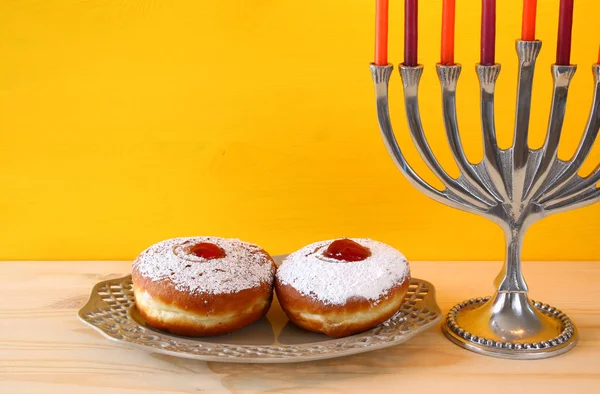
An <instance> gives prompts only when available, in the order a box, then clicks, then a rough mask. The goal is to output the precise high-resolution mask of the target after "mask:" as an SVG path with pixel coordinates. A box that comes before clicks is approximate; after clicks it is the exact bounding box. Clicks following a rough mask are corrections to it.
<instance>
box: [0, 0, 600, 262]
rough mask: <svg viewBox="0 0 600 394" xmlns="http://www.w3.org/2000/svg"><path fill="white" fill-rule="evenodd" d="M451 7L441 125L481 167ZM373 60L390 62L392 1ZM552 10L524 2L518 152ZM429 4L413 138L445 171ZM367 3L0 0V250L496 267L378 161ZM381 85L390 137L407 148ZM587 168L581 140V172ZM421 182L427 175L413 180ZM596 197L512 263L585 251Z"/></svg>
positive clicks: (463, 33)
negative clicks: (155, 251) (449, 89)
mask: <svg viewBox="0 0 600 394" xmlns="http://www.w3.org/2000/svg"><path fill="white" fill-rule="evenodd" d="M458 3H459V4H458V9H457V15H458V20H457V52H456V59H457V61H460V62H461V63H462V64H463V65H464V66H465V69H464V71H463V76H462V78H461V81H460V83H459V93H458V99H459V106H460V108H459V118H460V123H461V128H462V134H463V136H464V137H465V139H466V142H465V145H466V148H467V150H468V153H469V154H470V155H471V158H472V159H473V160H476V159H478V158H480V157H481V155H482V149H481V137H480V131H479V118H478V90H477V83H476V77H475V73H474V70H473V65H474V64H475V63H476V62H477V60H478V56H479V13H480V1H478V0H461V1H459V2H458ZM498 3H499V4H498V18H499V22H498V41H497V59H498V61H499V62H501V63H502V64H503V71H502V73H501V76H500V84H499V87H498V95H499V97H498V107H497V112H498V119H497V123H498V127H499V135H500V139H501V145H502V146H503V147H507V146H508V144H509V143H510V141H511V138H512V137H511V133H512V131H511V130H512V124H513V119H514V97H515V78H516V56H515V52H514V39H515V38H517V37H518V36H519V34H520V13H521V2H520V1H506V2H498ZM390 8H391V9H390V13H391V21H390V24H391V26H390V60H391V61H393V62H394V63H398V62H400V61H401V60H402V32H401V31H402V20H403V12H402V2H401V1H399V0H398V1H396V0H391V6H390ZM557 10H558V0H544V1H540V4H539V15H538V21H539V23H538V37H539V38H540V39H543V41H544V47H543V50H542V54H541V56H540V58H539V67H538V72H537V74H536V83H537V85H536V90H535V94H534V105H535V108H534V109H533V114H532V126H533V130H532V138H531V144H532V146H534V147H537V146H539V145H540V144H541V143H542V141H543V137H544V131H545V128H546V122H547V113H548V109H549V101H548V98H549V91H550V82H551V78H550V73H549V66H550V64H551V63H552V62H553V59H554V54H555V44H556V28H557ZM599 15H600V3H598V2H597V1H595V0H578V1H577V4H576V12H575V27H574V46H573V56H572V59H573V62H574V63H577V64H579V66H580V69H579V71H578V73H577V75H576V78H575V81H574V82H573V87H572V90H571V93H570V98H571V101H570V103H569V106H568V115H567V119H566V127H565V135H564V139H563V141H562V145H561V157H562V158H568V157H569V156H570V154H571V153H572V152H573V151H574V149H575V147H576V145H577V143H578V139H579V136H580V134H581V130H582V129H583V126H584V124H585V122H586V118H587V113H588V109H589V103H590V99H591V93H592V87H591V81H592V78H591V73H590V71H589V67H590V64H591V63H592V62H595V59H596V55H597V50H598V43H599V42H600V24H599V23H598V18H599ZM440 18H441V0H428V1H422V2H421V14H420V23H421V28H420V54H419V56H420V57H419V60H420V62H422V63H424V64H425V65H426V66H427V68H426V71H425V75H424V78H423V81H422V97H423V99H422V113H423V115H424V124H425V126H426V129H427V136H428V137H429V138H430V140H431V145H432V146H433V148H434V150H435V152H436V153H437V154H438V155H439V156H440V157H441V160H442V162H443V163H444V164H445V165H447V166H448V167H449V168H450V171H451V172H452V173H453V174H456V168H455V167H454V166H453V165H452V160H451V156H450V152H449V149H448V147H447V142H446V140H445V136H444V134H443V132H442V129H441V114H440V105H439V101H440V97H439V86H438V82H437V78H436V77H435V72H434V69H433V65H434V64H435V63H436V62H437V61H438V56H439V55H438V53H439V36H440ZM373 21H374V1H367V0H345V1H333V0H326V1H322V0H319V1H317V0H305V1H298V0H294V1H291V0H278V1H276V0H255V1H229V2H226V1H178V0H52V1H50V0H2V1H0V214H1V215H0V259H131V258H133V257H135V256H136V255H137V253H138V252H140V251H141V250H142V249H143V248H145V247H147V246H148V245H149V244H151V243H153V242H156V241H159V240H161V239H164V238H169V237H174V236H186V235H219V236H226V237H239V238H242V239H245V240H248V241H252V242H256V243H258V244H260V245H262V246H264V247H265V248H266V249H267V250H268V251H270V252H271V253H273V254H278V253H285V252H289V251H292V250H294V249H296V248H299V247H300V246H303V245H304V244H306V243H309V242H312V241H316V240H319V239H324V238H332V237H341V236H353V237H372V238H375V239H378V240H381V241H384V242H387V243H390V244H392V245H394V246H396V247H398V248H399V249H400V250H402V251H403V252H404V253H405V254H406V255H407V256H408V257H409V258H410V259H501V258H502V255H503V240H502V234H501V232H500V230H499V229H498V228H497V227H495V225H493V224H491V223H489V222H487V221H485V220H484V219H481V218H479V217H476V216H473V215H469V214H465V213H462V212H459V211H455V210H452V209H450V208H447V207H445V206H442V205H440V204H438V203H435V202H433V201H431V200H429V199H427V198H426V197H424V196H422V195H421V194H420V193H418V192H417V191H415V190H414V189H412V188H411V187H410V186H409V184H408V183H407V182H406V180H405V179H404V178H403V177H402V176H401V174H400V173H399V172H398V171H397V170H396V168H395V167H394V165H393V163H392V161H391V159H390V158H389V157H388V156H387V153H386V152H385V150H384V146H383V143H382V141H381V138H380V136H379V132H378V129H377V125H376V119H375V107H374V99H373V96H374V95H373V86H372V81H371V77H370V73H369V67H368V66H369V62H370V61H372V53H373V39H372V37H373V30H374V26H373ZM399 88H400V85H399V78H398V75H397V74H394V79H393V81H392V86H391V89H392V98H391V103H392V105H393V106H394V110H393V114H392V115H393V118H394V121H395V124H396V126H395V128H396V129H397V132H398V134H399V140H400V142H401V144H402V145H403V146H404V147H405V150H406V152H407V155H408V157H409V159H410V160H411V162H413V163H414V165H415V166H416V167H417V168H418V169H423V168H424V165H423V164H422V163H421V162H420V160H419V158H418V156H417V154H416V151H415V149H414V148H413V147H412V145H411V143H410V138H409V137H408V134H407V130H406V127H405V119H404V115H403V112H402V109H401V108H400V100H401V92H400V90H399ZM599 161H600V148H598V147H596V148H595V150H594V152H593V155H592V158H591V160H588V162H587V163H586V165H585V168H584V172H587V173H589V172H590V171H591V169H592V168H593V167H594V166H595V164H596V163H598V162H599ZM426 177H427V179H430V180H431V179H432V177H431V176H430V174H426ZM599 218H600V205H597V206H594V207H590V208H586V209H583V210H580V211H575V212H571V213H568V214H562V215H558V216H554V217H551V218H548V219H546V220H545V221H544V222H542V223H540V224H536V225H535V226H534V227H533V228H532V229H531V231H530V233H529V235H528V236H527V238H526V246H525V257H526V258H527V259H596V260H598V259H600V246H599V234H600V224H599Z"/></svg>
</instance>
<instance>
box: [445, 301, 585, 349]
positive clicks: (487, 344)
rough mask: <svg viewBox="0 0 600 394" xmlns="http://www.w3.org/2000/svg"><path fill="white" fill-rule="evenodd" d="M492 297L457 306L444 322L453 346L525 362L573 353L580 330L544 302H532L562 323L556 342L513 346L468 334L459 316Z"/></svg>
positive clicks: (565, 316) (465, 302)
mask: <svg viewBox="0 0 600 394" xmlns="http://www.w3.org/2000/svg"><path fill="white" fill-rule="evenodd" d="M490 299H491V297H489V296H488V297H479V298H472V299H470V300H466V301H463V302H461V303H460V304H457V305H455V306H454V307H453V308H452V309H450V311H449V312H448V314H447V315H446V319H445V320H444V322H443V325H442V329H443V331H444V334H446V336H447V337H448V338H449V339H450V340H452V341H453V342H455V343H457V344H458V345H461V346H463V347H466V348H467V349H469V350H472V351H475V352H479V353H485V354H487V355H491V356H497V357H503V358H513V357H514V358H522V357H523V354H528V355H529V356H530V357H529V358H544V357H549V354H548V353H549V352H553V353H554V354H552V355H558V354H561V353H564V352H566V351H568V350H570V349H571V348H572V347H573V346H574V345H575V343H576V342H577V329H576V328H575V325H574V324H573V322H572V321H571V319H570V318H569V317H568V316H567V315H566V314H565V313H564V312H562V311H561V310H560V309H557V308H555V307H553V306H551V305H548V304H544V303H542V302H538V301H534V300H531V303H532V305H533V306H534V307H535V308H536V309H538V310H539V311H540V312H542V313H543V314H545V315H547V316H550V317H552V318H553V319H555V320H558V321H560V323H561V325H562V331H561V333H560V334H558V335H557V336H555V337H554V338H552V339H549V340H546V341H540V342H532V343H512V342H501V341H495V340H492V339H487V338H483V337H480V336H477V335H473V334H472V333H470V332H469V331H466V330H464V329H463V328H461V327H460V325H459V324H458V323H457V322H456V318H457V315H458V313H459V312H460V311H461V310H462V309H464V308H467V307H470V308H473V307H475V308H477V306H478V305H483V304H485V303H486V302H488V301H489V300H490Z"/></svg>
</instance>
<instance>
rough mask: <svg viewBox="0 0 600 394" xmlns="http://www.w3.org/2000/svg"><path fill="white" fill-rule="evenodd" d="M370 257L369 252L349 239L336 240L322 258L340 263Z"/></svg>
mask: <svg viewBox="0 0 600 394" xmlns="http://www.w3.org/2000/svg"><path fill="white" fill-rule="evenodd" d="M370 255H371V251H370V250H369V249H367V248H365V247H364V246H362V245H360V244H358V243H356V242H354V241H352V240H351V239H338V240H336V241H333V242H332V243H331V244H329V247H328V248H327V249H326V250H325V252H324V253H323V256H325V257H330V258H332V259H336V260H340V261H361V260H364V259H366V258H367V257H369V256H370Z"/></svg>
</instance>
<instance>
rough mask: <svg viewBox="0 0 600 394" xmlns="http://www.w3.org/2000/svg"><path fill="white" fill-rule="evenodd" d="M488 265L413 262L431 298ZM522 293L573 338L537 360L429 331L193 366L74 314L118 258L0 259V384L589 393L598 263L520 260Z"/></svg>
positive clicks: (0, 389) (446, 299)
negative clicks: (330, 350) (305, 355)
mask: <svg viewBox="0 0 600 394" xmlns="http://www.w3.org/2000/svg"><path fill="white" fill-rule="evenodd" d="M499 268H500V264H499V263H493V262H435V263H431V262H415V263H412V270H413V274H414V276H415V277H419V278H423V279H427V280H429V281H431V282H433V283H434V285H435V286H436V288H437V291H438V292H437V298H438V302H439V304H440V306H441V307H442V309H443V310H444V311H447V310H448V309H449V308H450V307H451V306H452V305H453V304H454V303H456V302H458V301H461V300H463V299H466V298H471V297H474V296H483V295H487V294H490V293H491V292H492V291H493V287H492V280H493V278H494V276H495V274H496V272H497V271H498V270H499ZM524 269H525V273H526V277H527V279H528V283H529V285H530V288H531V290H532V293H531V296H532V297H533V298H535V299H539V300H541V301H543V302H547V303H550V304H553V305H556V306H557V307H559V308H561V309H562V310H564V311H565V312H567V313H568V314H569V315H570V316H571V317H572V318H573V320H574V321H575V323H576V324H577V326H578V328H579V330H580V336H581V340H580V342H579V344H578V345H577V347H576V348H575V349H574V350H573V351H571V352H569V353H567V354H565V355H562V356H559V357H556V358H552V359H546V360H539V361H510V360H502V359H495V358H489V357H484V356H479V355H476V354H474V353H470V352H468V351H465V350H462V349H460V348H458V347H456V346H455V345H453V344H451V343H450V342H448V341H447V340H446V339H445V338H444V336H443V335H442V333H441V332H440V330H439V327H436V328H433V329H431V330H429V331H427V332H425V333H424V334H422V335H420V336H418V337H416V338H413V339H412V340H411V341H409V342H407V343H405V344H402V345H400V346H397V347H393V348H390V349H384V350H380V351H375V352H371V353H366V354H361V355H356V356H351V357H345V358H340V359H333V360H325V361H319V362H309V363H298V364H279V365H277V364H274V365H243V364H223V363H205V362H199V361H194V360H184V359H178V358H174V357H170V356H164V355H158V354H152V353H149V352H146V351H142V350H137V349H130V348H127V347H125V346H122V345H118V344H116V343H112V342H110V341H108V340H106V339H104V338H103V337H102V336H100V334H98V333H96V332H95V331H94V330H92V329H91V328H87V327H86V326H84V325H83V324H82V323H81V322H80V321H79V320H78V319H77V316H76V311H77V309H78V308H79V307H80V306H81V305H83V304H84V303H85V301H86V300H87V296H88V294H89V292H90V290H91V288H92V286H93V285H94V284H95V283H96V282H98V281H100V280H103V279H107V278H110V277H117V276H121V275H124V274H127V273H129V271H130V263H128V262H4V263H0V300H2V301H1V303H0V393H2V394H9V393H10V394H16V393H18V394H28V393H65V394H69V393H77V394H80V393H103V394H105V393H131V394H133V393H352V392H356V393H365V392H370V393H380V392H381V393H385V392H400V391H401V392H407V393H410V392H420V393H427V392H442V391H445V392H450V393H454V392H465V393H469V392H486V393H500V392H502V393H506V392H507V391H508V392H511V391H512V392H516V393H518V392H544V393H564V392H566V391H568V392H571V393H600V286H598V285H597V283H598V280H600V264H598V263H596V262H535V263H526V264H525V267H524Z"/></svg>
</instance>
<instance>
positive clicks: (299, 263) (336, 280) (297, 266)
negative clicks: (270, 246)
mask: <svg viewBox="0 0 600 394" xmlns="http://www.w3.org/2000/svg"><path fill="white" fill-rule="evenodd" d="M350 239H351V240H352V241H354V242H356V243H358V244H360V245H362V246H364V247H366V248H368V249H370V251H371V256H369V257H367V258H366V259H365V260H361V261H354V262H346V261H339V260H336V259H332V258H328V257H325V256H323V252H324V251H325V250H326V249H327V247H328V246H329V244H331V243H332V242H333V241H335V240H328V241H321V242H316V243H313V244H310V245H308V246H305V247H304V248H302V249H300V250H298V251H297V252H294V253H292V254H290V255H289V256H288V257H287V258H286V259H285V260H284V261H283V263H282V264H281V266H280V267H279V269H278V270H277V279H278V280H279V282H280V283H282V284H286V285H289V286H292V287H293V288H294V289H296V290H297V291H298V292H299V293H300V294H302V295H304V296H309V297H312V298H314V299H316V300H318V301H321V302H323V303H325V304H333V305H343V304H345V303H346V302H347V301H348V300H349V299H351V298H353V297H360V298H366V299H367V300H370V301H373V302H377V300H379V299H380V298H381V297H382V296H384V295H385V294H386V293H387V292H388V291H389V290H390V289H391V288H392V287H393V286H395V285H398V284H400V283H402V282H403V281H404V280H405V279H406V278H408V277H409V276H410V269H409V266H408V262H407V260H406V257H404V255H403V254H402V253H400V252H399V251H397V250H396V249H394V248H392V247H391V246H388V245H386V244H383V243H381V242H377V241H374V240H372V239H368V238H350Z"/></svg>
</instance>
